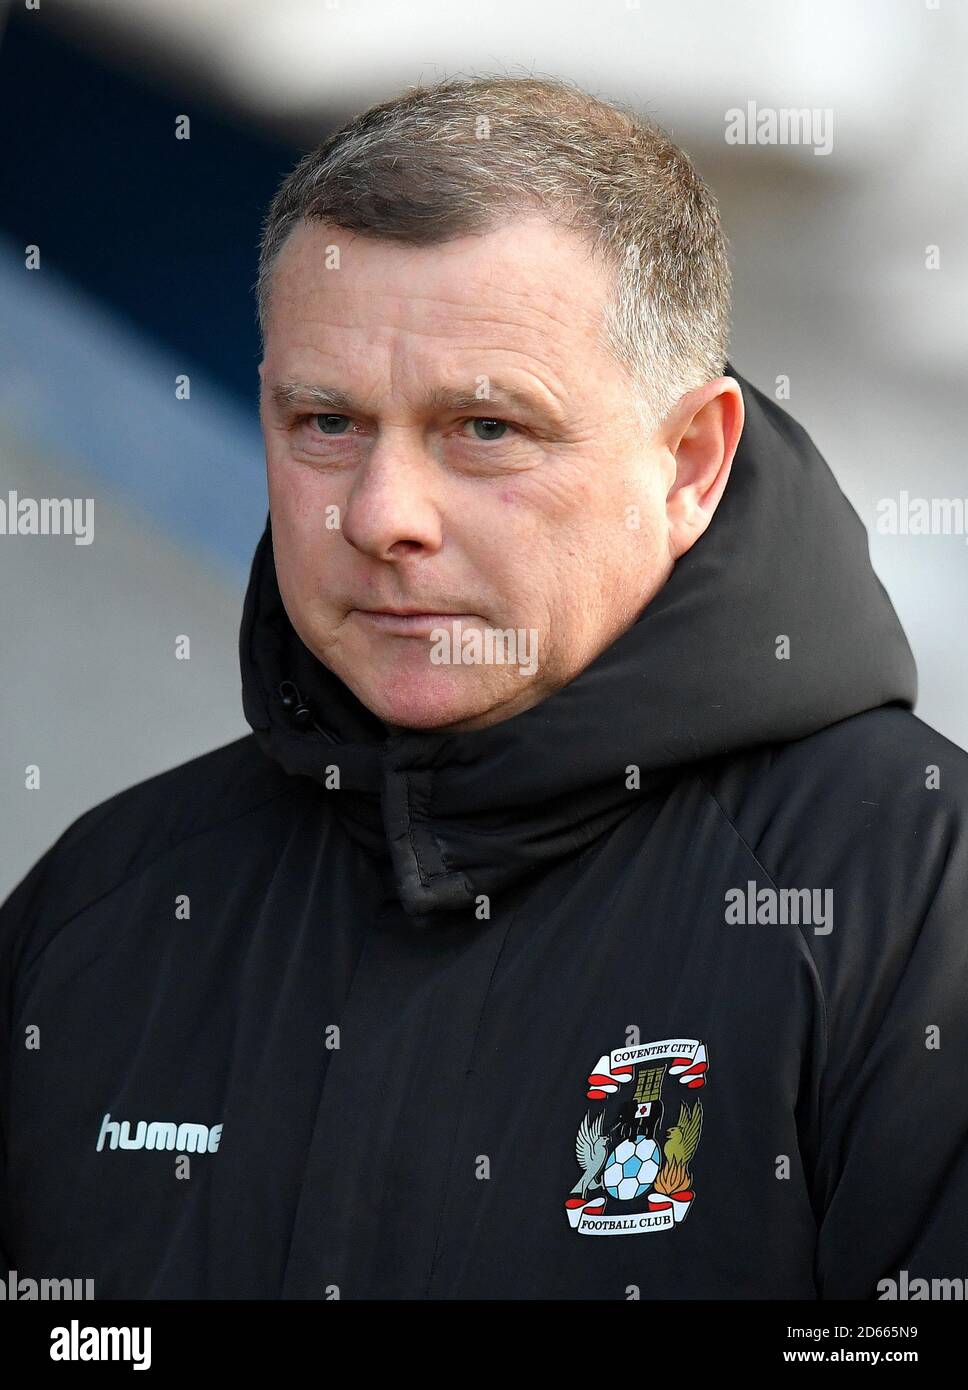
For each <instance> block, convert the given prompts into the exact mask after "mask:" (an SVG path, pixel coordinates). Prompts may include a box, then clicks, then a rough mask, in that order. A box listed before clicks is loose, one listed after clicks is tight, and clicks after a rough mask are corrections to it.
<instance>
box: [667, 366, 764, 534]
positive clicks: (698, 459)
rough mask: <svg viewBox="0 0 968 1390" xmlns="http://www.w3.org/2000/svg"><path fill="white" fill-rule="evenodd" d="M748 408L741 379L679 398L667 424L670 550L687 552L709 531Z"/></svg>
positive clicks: (726, 380) (721, 380)
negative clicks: (672, 473) (670, 463)
mask: <svg viewBox="0 0 968 1390" xmlns="http://www.w3.org/2000/svg"><path fill="white" fill-rule="evenodd" d="M745 416H746V412H745V408H744V405H743V393H742V391H741V390H740V386H739V382H738V381H735V380H734V379H733V378H732V377H731V376H721V377H717V378H716V379H715V380H714V381H707V382H706V383H705V385H703V386H697V387H696V389H695V391H689V392H687V393H686V395H684V396H683V397H682V398H681V400H679V401H678V402H677V403H676V405H675V406H674V407H673V409H672V410H671V411H670V413H669V415H668V416H667V417H666V419H665V421H664V422H663V425H662V442H663V444H664V445H665V448H666V449H667V450H668V452H669V454H670V455H671V457H672V460H673V462H674V465H675V478H674V480H673V482H672V486H671V487H670V488H669V491H668V494H667V495H666V517H667V520H668V526H669V550H670V553H671V555H672V558H673V559H674V560H678V559H679V557H680V556H681V555H685V553H686V551H687V550H689V549H690V547H691V546H693V545H695V543H696V541H697V540H698V539H699V537H700V536H701V535H702V534H703V532H704V531H705V530H706V527H707V526H708V525H709V523H710V521H712V519H713V515H714V513H715V511H716V508H717V507H718V506H719V501H720V498H721V497H722V495H723V492H724V490H725V488H726V483H727V480H728V479H729V470H730V468H731V467H732V463H733V455H734V454H735V453H736V449H737V446H738V444H739V440H740V435H741V434H742V433H743V421H744V419H745Z"/></svg>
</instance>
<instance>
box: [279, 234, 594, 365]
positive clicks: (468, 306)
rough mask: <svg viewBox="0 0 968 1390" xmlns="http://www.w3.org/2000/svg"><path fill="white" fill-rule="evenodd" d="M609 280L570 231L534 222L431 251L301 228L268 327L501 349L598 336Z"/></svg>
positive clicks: (288, 245)
mask: <svg viewBox="0 0 968 1390" xmlns="http://www.w3.org/2000/svg"><path fill="white" fill-rule="evenodd" d="M610 287H611V280H610V277H609V275H608V273H607V271H606V270H605V268H604V267H603V266H602V264H601V263H600V262H599V261H598V259H597V258H596V257H593V256H592V255H591V254H590V253H589V251H588V249H587V247H586V246H585V244H584V242H583V241H582V240H581V239H580V238H579V237H578V236H577V235H575V234H574V233H571V232H569V231H568V230H567V229H560V228H556V227H554V226H552V225H551V224H550V223H549V222H547V221H546V220H545V219H543V218H540V217H531V218H527V219H520V220H517V221H513V222H509V223H506V224H504V225H502V226H500V227H496V228H494V229H492V230H491V231H488V232H485V233H482V234H479V235H474V236H465V237H459V238H456V239H454V240H452V241H449V242H445V243H441V244H438V245H433V246H408V245H405V244H403V243H401V242H397V241H392V240H388V239H385V238H378V237H373V236H369V235H363V234H360V233H355V232H348V231H346V230H345V229H343V228H340V227H335V226H332V225H330V224H326V223H319V222H305V221H304V222H301V223H299V224H298V225H297V226H296V227H295V228H294V230H293V231H292V233H290V235H289V237H288V239H287V240H286V242H285V243H284V245H283V247H282V249H281V250H280V252H279V255H278V258H277V260H276V264H275V268H274V271H273V275H272V284H271V292H270V297H269V314H268V324H267V328H268V330H269V331H270V332H272V333H280V334H281V335H282V336H284V337H285V336H289V334H291V333H293V332H295V333H297V334H300V335H304V334H305V333H306V332H307V330H309V331H310V332H311V333H312V334H313V335H318V334H320V333H325V332H326V331H327V330H328V329H344V330H345V329H350V330H352V329H372V328H374V327H376V326H379V327H381V328H382V329H392V328H394V327H396V328H401V329H404V330H412V331H414V332H417V333H434V332H438V331H439V332H440V333H441V334H442V335H444V336H450V337H454V338H457V339H460V338H461V337H462V336H464V335H467V334H469V335H471V336H472V337H476V338H477V340H478V341H480V340H481V338H482V336H483V338H484V340H485V341H490V340H494V341H495V342H499V341H500V338H501V334H502V331H503V332H504V333H509V334H511V335H530V336H532V337H534V336H535V335H551V336H552V337H553V338H556V339H559V340H562V341H568V340H575V341H578V340H582V339H586V340H587V339H589V338H590V337H592V336H593V335H594V334H595V333H597V331H598V329H599V326H600V323H601V313H602V308H603V306H604V303H605V299H606V296H607V294H608V293H609V290H610Z"/></svg>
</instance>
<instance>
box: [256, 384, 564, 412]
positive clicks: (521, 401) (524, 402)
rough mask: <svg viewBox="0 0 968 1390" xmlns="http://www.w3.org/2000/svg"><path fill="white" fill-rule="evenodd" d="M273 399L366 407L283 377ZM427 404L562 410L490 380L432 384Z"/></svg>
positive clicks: (331, 407)
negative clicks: (473, 387)
mask: <svg viewBox="0 0 968 1390" xmlns="http://www.w3.org/2000/svg"><path fill="white" fill-rule="evenodd" d="M269 394H270V397H271V399H272V401H273V403H274V404H275V405H276V406H277V407H278V408H279V409H280V410H286V409H289V408H291V407H293V406H314V407H315V408H316V409H317V410H319V411H320V412H322V411H332V412H334V413H339V414H343V413H346V414H349V415H365V414H366V411H365V410H364V409H363V408H362V406H360V405H359V403H358V402H356V401H355V400H354V399H353V397H352V396H351V395H350V394H349V392H347V391H339V390H337V389H336V388H335V387H332V386H314V385H307V384H305V383H303V382H299V381H280V382H277V383H275V384H274V385H273V386H272V388H271V389H270V392H269ZM423 403H424V406H425V407H426V408H427V409H429V410H477V409H481V408H484V407H486V406H494V405H497V406H499V407H500V406H501V405H511V406H512V407H514V408H515V409H517V410H520V411H523V412H524V413H525V414H529V415H540V416H542V417H543V418H545V419H546V420H553V421H557V420H559V419H560V413H559V412H558V411H557V410H555V409H554V408H553V407H552V406H550V405H549V404H548V403H546V402H545V401H544V400H542V399H541V397H540V396H537V395H533V394H532V393H531V392H529V391H521V390H518V389H517V387H514V386H507V385H502V384H500V383H498V382H493V381H492V382H491V383H490V384H489V387H488V394H487V395H486V396H479V395H478V394H477V392H476V391H468V390H459V389H448V388H447V387H443V386H435V387H431V389H430V390H429V391H428V392H427V393H426V395H425V396H424V402H423Z"/></svg>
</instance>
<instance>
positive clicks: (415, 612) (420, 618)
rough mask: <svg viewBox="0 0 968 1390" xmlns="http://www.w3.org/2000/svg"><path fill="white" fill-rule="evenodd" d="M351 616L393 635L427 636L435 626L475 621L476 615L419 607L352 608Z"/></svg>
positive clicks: (368, 625)
mask: <svg viewBox="0 0 968 1390" xmlns="http://www.w3.org/2000/svg"><path fill="white" fill-rule="evenodd" d="M351 616H352V617H355V618H359V620H360V621H361V622H363V623H365V624H366V626H367V627H372V628H376V629H377V631H379V632H385V633H387V634H389V635H392V636H395V637H428V636H429V635H430V633H431V632H432V631H433V629H434V628H435V627H448V626H450V625H451V624H453V623H459V622H462V621H465V620H468V619H469V620H471V621H476V620H477V617H478V615H477V614H476V613H430V612H428V611H427V610H426V609H420V608H353V609H351Z"/></svg>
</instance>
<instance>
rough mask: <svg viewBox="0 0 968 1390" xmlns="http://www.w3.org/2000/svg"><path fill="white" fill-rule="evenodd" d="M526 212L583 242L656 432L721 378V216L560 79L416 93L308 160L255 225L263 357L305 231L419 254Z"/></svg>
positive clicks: (637, 130)
mask: <svg viewBox="0 0 968 1390" xmlns="http://www.w3.org/2000/svg"><path fill="white" fill-rule="evenodd" d="M535 212H539V213H541V214H543V215H544V216H546V217H547V218H548V220H549V221H551V222H552V223H554V224H556V225H562V224H564V225H565V226H566V227H568V228H569V229H570V230H572V231H574V232H576V233H578V234H580V235H581V236H582V237H583V239H585V241H586V244H587V245H588V246H589V248H590V250H591V251H592V252H593V254H595V255H597V256H598V257H599V258H600V260H601V262H602V263H603V264H604V265H605V266H606V267H607V268H608V269H610V270H611V271H612V273H613V276H614V280H613V286H614V288H613V292H612V294H611V296H610V297H609V300H608V302H607V303H606V305H605V310H604V313H603V317H602V325H601V343H602V346H603V347H604V348H605V349H606V350H607V351H609V352H610V353H611V354H612V356H613V357H614V358H615V360H616V361H618V362H619V363H620V364H621V365H622V366H623V367H624V368H625V370H626V372H627V373H628V375H629V377H630V379H631V382H632V384H633V386H634V388H635V405H636V409H637V412H638V416H639V420H640V421H641V423H642V424H643V426H644V427H646V428H647V429H648V430H649V431H650V432H651V430H652V429H653V428H654V427H655V426H656V425H657V424H658V423H659V422H660V421H661V420H662V419H663V418H664V417H665V415H666V414H667V413H668V411H669V410H671V408H672V407H673V406H674V405H675V403H676V402H677V401H678V400H679V398H680V397H681V396H682V395H683V394H684V393H685V392H687V391H691V390H693V389H694V388H695V387H697V386H701V385H703V384H704V383H705V382H706V381H710V380H713V379H714V378H715V377H718V376H721V375H722V373H723V369H724V367H725V365H726V356H727V346H728V338H729V297H730V271H729V262H728V258H727V250H726V239H725V235H724V233H723V229H722V226H721V222H720V216H719V210H718V207H717V205H716V201H715V199H714V197H713V195H712V193H711V192H710V190H709V189H708V187H707V186H706V184H705V183H704V182H703V180H702V179H701V178H700V176H699V174H698V173H697V171H696V169H695V167H694V166H693V164H692V161H691V160H690V159H689V157H688V156H687V155H686V154H685V153H684V152H683V150H681V149H680V148H679V146H678V145H676V144H675V143H674V142H673V141H672V140H671V138H670V137H669V136H668V135H667V134H666V132H665V131H663V130H662V129H661V127H659V126H658V125H656V124H654V123H653V122H652V121H651V120H648V119H646V118H644V117H642V116H640V115H637V114H635V113H634V112H633V111H632V110H630V109H627V108H625V107H622V106H619V105H616V104H614V103H611V102H606V101H603V100H600V99H599V98H597V97H594V96H591V95H590V94H589V93H588V92H585V91H583V90H581V89H580V88H579V87H576V86H574V85H573V84H571V83H569V82H566V81H564V80H563V79H559V78H538V77H510V76H481V77H472V78H459V79H451V80H448V81H444V82H439V83H436V84H434V85H432V86H427V87H415V88H412V89H410V90H408V91H407V92H405V93H403V94H402V95H400V96H396V97H393V98H391V99H390V100H389V101H385V102H382V103H381V104H380V105H377V106H372V107H370V108H369V109H368V110H366V111H364V112H362V113H361V114H360V115H358V116H355V117H354V118H353V119H352V120H350V121H348V122H347V123H346V124H345V125H343V126H341V127H340V128H339V129H338V130H336V131H335V132H334V133H333V134H332V135H330V136H329V137H328V138H327V139H326V140H325V141H324V142H323V143H322V144H321V145H319V146H318V147H317V148H315V149H313V150H311V151H310V152H309V153H308V154H306V155H304V156H303V158H302V159H300V161H299V162H298V163H297V164H296V166H295V167H294V168H293V169H292V171H291V172H290V173H289V174H288V175H287V176H286V177H285V179H284V180H283V182H282V184H281V185H280V187H279V189H278V191H277V192H276V194H275V197H274V198H273V200H272V203H271V205H270V207H269V210H268V213H267V215H266V218H265V221H264V223H263V228H262V236H261V241H260V250H259V272H258V278H257V280H256V283H255V286H254V288H255V290H256V297H257V301H258V322H259V328H260V331H261V333H262V335H263V341H264V338H265V331H266V322H267V317H268V306H269V291H270V282H271V278H272V271H273V267H274V265H275V262H276V258H277V257H278V255H279V252H280V250H281V248H282V246H283V244H284V243H285V241H286V238H287V237H288V236H289V233H290V232H291V231H292V230H293V228H294V227H295V226H296V225H297V224H298V223H300V222H302V221H303V220H308V219H315V220H318V221H320V222H325V223H331V224H334V225H336V226H338V227H341V228H344V229H345V230H347V231H354V232H359V233H364V234H368V235H370V236H373V237H379V238H385V239H391V240H396V241H400V242H403V243H405V244H408V245H412V246H428V245H435V244H439V243H442V242H445V241H449V240H451V239H452V238H456V237H460V236H466V235H470V234H473V233H481V232H486V231H489V230H492V229H494V228H495V227H497V226H499V225H502V224H505V223H507V222H510V221H512V220H514V219H515V218H516V217H520V216H525V215H529V214H534V213H535Z"/></svg>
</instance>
